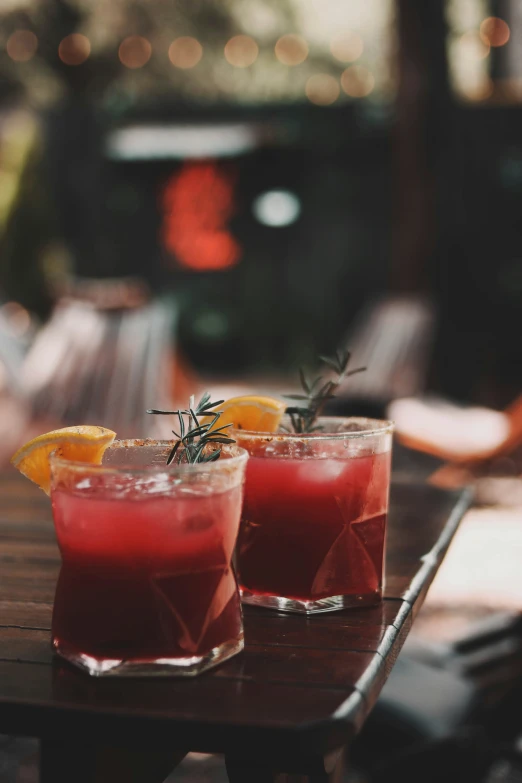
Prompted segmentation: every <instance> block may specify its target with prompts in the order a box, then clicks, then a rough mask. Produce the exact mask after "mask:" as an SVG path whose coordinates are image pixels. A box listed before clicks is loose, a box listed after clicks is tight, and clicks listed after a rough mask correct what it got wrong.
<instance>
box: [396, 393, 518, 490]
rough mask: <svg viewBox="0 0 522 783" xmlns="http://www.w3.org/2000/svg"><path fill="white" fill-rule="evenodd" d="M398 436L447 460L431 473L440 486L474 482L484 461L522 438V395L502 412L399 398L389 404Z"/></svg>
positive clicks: (409, 445)
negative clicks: (474, 473)
mask: <svg viewBox="0 0 522 783" xmlns="http://www.w3.org/2000/svg"><path fill="white" fill-rule="evenodd" d="M388 415H389V416H390V418H392V419H393V420H394V421H395V425H396V433H397V438H398V440H399V441H400V442H401V443H402V444H403V445H405V446H407V447H409V448H411V449H414V450H417V451H422V452H424V453H426V454H431V455H432V456H435V457H438V458H439V459H442V460H444V461H445V463H446V464H445V465H443V466H442V467H441V468H439V469H438V470H437V471H436V472H435V473H434V474H433V476H432V477H431V481H432V483H435V484H438V485H440V486H448V485H452V486H459V485H462V484H464V483H469V481H470V480H472V478H473V471H474V470H475V469H476V468H478V467H479V466H480V465H482V464H483V463H486V462H487V461H489V460H493V459H495V458H497V457H500V456H503V455H507V454H509V453H511V452H512V451H513V450H514V449H516V448H517V447H518V446H520V445H521V444H522V395H520V396H519V397H517V399H516V400H515V401H514V402H513V403H512V404H511V405H510V406H509V407H508V408H507V409H506V410H505V411H503V412H500V411H494V410H491V409H489V408H479V407H470V408H461V407H458V406H457V405H452V404H451V403H448V402H445V401H441V400H435V401H429V400H426V401H424V400H417V399H403V400H395V401H394V402H393V403H391V404H390V406H389V408H388Z"/></svg>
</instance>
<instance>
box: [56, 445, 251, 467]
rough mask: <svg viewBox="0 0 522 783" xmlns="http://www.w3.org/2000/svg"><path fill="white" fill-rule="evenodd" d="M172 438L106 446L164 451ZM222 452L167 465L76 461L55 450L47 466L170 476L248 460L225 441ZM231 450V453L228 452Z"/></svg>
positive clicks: (242, 453) (239, 447)
mask: <svg viewBox="0 0 522 783" xmlns="http://www.w3.org/2000/svg"><path fill="white" fill-rule="evenodd" d="M173 442H174V441H173V440H156V439H155V438H134V439H133V438H131V439H127V440H115V441H114V442H113V443H111V445H110V446H109V448H108V449H107V451H108V450H109V449H123V448H142V447H146V446H160V447H164V448H165V453H166V454H167V453H168V451H169V450H170V449H171V448H172V444H173ZM221 448H222V450H223V452H224V453H225V459H223V460H221V459H218V460H216V461H215V462H198V463H196V464H195V465H187V464H186V463H185V464H183V465H167V464H166V463H163V464H158V463H155V464H153V465H126V464H124V463H123V464H121V465H104V464H103V462H102V464H101V465H95V464H93V463H91V462H79V461H78V460H72V459H67V458H66V457H61V456H60V455H59V454H57V453H56V452H54V451H53V452H52V453H51V454H49V462H50V463H51V466H52V467H54V466H57V467H63V468H71V469H76V468H78V469H81V470H83V471H85V470H87V471H93V472H96V473H165V471H168V472H169V474H170V475H173V476H175V475H187V474H189V473H190V474H194V473H207V472H209V471H211V472H212V473H215V472H219V471H220V470H221V471H232V470H234V469H235V468H237V467H240V466H241V464H243V463H244V462H246V460H247V459H248V451H247V450H246V449H244V448H242V447H241V446H238V445H236V444H226V445H224V446H222V447H221ZM227 452H228V453H230V452H232V456H229V455H228V453H227Z"/></svg>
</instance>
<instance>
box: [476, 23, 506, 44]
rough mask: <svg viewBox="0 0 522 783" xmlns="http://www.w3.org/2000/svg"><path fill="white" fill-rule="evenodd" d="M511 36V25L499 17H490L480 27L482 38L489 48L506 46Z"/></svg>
mask: <svg viewBox="0 0 522 783" xmlns="http://www.w3.org/2000/svg"><path fill="white" fill-rule="evenodd" d="M509 36H510V31H509V25H508V24H507V22H505V21H504V20H503V19H499V17H498V16H489V17H488V18H487V19H484V21H483V22H482V24H481V25H480V37H481V38H482V41H483V42H484V43H485V44H486V45H488V46H504V44H507V42H508V41H509Z"/></svg>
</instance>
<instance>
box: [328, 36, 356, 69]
mask: <svg viewBox="0 0 522 783" xmlns="http://www.w3.org/2000/svg"><path fill="white" fill-rule="evenodd" d="M330 51H331V53H332V54H333V56H334V57H335V59H336V60H339V61H340V62H342V63H353V62H354V61H355V60H358V59H359V57H360V56H361V54H362V53H363V51H364V43H363V39H362V38H361V36H360V35H358V34H357V33H354V32H352V31H348V32H345V33H339V35H336V36H335V37H334V38H332V40H331V42H330Z"/></svg>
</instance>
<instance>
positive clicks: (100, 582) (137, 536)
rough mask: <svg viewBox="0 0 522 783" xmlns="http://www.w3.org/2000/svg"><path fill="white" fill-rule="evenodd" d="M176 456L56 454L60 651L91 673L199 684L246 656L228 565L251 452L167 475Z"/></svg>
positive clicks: (117, 447) (157, 447)
mask: <svg viewBox="0 0 522 783" xmlns="http://www.w3.org/2000/svg"><path fill="white" fill-rule="evenodd" d="M171 447H172V443H169V442H160V441H150V440H145V441H139V440H133V441H115V443H114V444H113V445H112V446H111V447H110V448H109V449H108V450H107V451H106V453H105V457H104V460H103V464H102V465H91V464H86V463H82V462H72V461H69V460H65V459H63V458H61V457H59V456H57V455H56V454H54V455H52V456H51V459H50V462H51V500H52V507H53V517H54V523H55V528H56V535H57V539H58V545H59V547H60V551H61V555H62V568H61V572H60V577H59V580H58V584H57V588H56V597H55V604H54V612H53V623H52V644H53V647H54V650H55V651H56V652H57V653H58V655H61V656H62V657H63V658H66V659H67V660H68V661H70V662H71V663H73V664H76V665H77V666H79V667H81V668H82V669H84V670H86V671H87V672H88V673H89V674H91V675H94V676H101V675H111V676H114V675H126V676H129V675H137V676H143V675H172V674H175V675H195V674H198V673H199V672H202V671H204V670H206V669H208V668H209V667H211V666H214V665H216V664H218V663H220V662H221V661H224V660H226V659H227V658H230V657H231V656H232V655H235V654H236V653H238V652H239V651H240V650H242V649H243V627H242V616H241V605H240V600H239V592H238V587H237V582H236V578H235V574H234V570H233V567H232V565H231V561H232V555H233V552H234V547H235V543H236V539H237V533H238V528H239V520H240V513H241V502H242V496H243V481H244V473H245V465H246V461H247V457H248V455H247V453H246V452H245V451H244V450H243V449H240V448H238V447H237V446H224V447H223V449H222V454H221V457H220V458H219V459H218V460H217V461H215V462H207V463H202V464H195V465H186V464H185V465H180V466H177V465H170V466H167V465H166V458H167V455H168V453H169V451H170V449H171Z"/></svg>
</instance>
